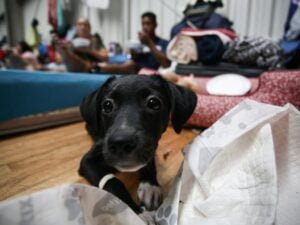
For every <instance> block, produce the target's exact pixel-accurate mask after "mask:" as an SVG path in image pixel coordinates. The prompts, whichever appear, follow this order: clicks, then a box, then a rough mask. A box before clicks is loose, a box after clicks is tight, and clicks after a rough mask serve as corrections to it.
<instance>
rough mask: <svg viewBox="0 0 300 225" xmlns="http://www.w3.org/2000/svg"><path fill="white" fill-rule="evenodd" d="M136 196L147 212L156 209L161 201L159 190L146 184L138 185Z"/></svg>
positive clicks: (157, 187)
mask: <svg viewBox="0 0 300 225" xmlns="http://www.w3.org/2000/svg"><path fill="white" fill-rule="evenodd" d="M137 195H138V198H139V200H140V201H141V203H142V204H143V205H144V206H145V207H146V209H147V210H155V209H157V208H158V207H159V206H160V204H161V203H162V200H163V195H162V190H161V188H160V187H159V186H156V185H152V184H150V183H148V182H141V183H140V185H139V187H138V191H137Z"/></svg>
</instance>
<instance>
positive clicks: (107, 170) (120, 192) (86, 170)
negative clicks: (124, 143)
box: [79, 145, 142, 214]
mask: <svg viewBox="0 0 300 225" xmlns="http://www.w3.org/2000/svg"><path fill="white" fill-rule="evenodd" d="M97 149H98V150H97ZM115 172H116V170H115V169H114V168H113V167H111V166H108V165H107V164H106V163H105V162H104V160H103V157H102V155H101V151H99V145H98V146H96V145H94V146H93V147H92V149H91V150H90V151H89V152H88V153H86V154H85V155H84V157H83V158H82V160H81V162H80V168H79V174H80V175H81V176H83V177H84V178H86V179H87V180H88V181H89V182H90V183H91V184H92V185H94V186H96V187H98V186H99V184H100V185H101V186H102V187H101V188H103V189H104V190H106V191H108V192H110V193H112V194H113V195H115V196H116V197H118V198H119V199H121V200H122V201H123V202H125V203H126V204H127V205H128V206H129V207H130V208H131V209H132V210H133V211H135V212H136V213H137V214H139V213H141V212H142V209H141V208H140V207H139V206H138V205H137V204H136V203H135V202H134V201H133V199H132V198H131V196H130V194H129V192H128V191H127V190H126V188H125V186H124V184H123V183H122V182H121V181H120V180H119V179H117V178H116V177H114V176H112V175H113V174H114V173H115Z"/></svg>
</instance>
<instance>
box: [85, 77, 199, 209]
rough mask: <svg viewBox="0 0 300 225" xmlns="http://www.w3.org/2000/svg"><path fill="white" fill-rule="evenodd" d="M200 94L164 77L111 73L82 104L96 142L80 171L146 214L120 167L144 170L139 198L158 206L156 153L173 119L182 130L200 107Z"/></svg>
mask: <svg viewBox="0 0 300 225" xmlns="http://www.w3.org/2000/svg"><path fill="white" fill-rule="evenodd" d="M196 100H197V98H196V95H195V94H194V93H193V92H192V91H190V90H188V89H185V88H182V87H179V86H176V85H174V84H171V83H168V82H167V81H165V80H164V79H163V78H161V77H160V76H138V75H129V76H124V77H121V78H110V79H108V80H107V81H106V82H105V84H103V86H102V87H101V88H99V89H97V90H96V91H94V92H93V93H91V94H90V95H88V96H86V97H85V98H84V99H83V101H82V103H81V107H80V110H81V114H82V117H83V118H84V120H85V121H86V128H87V130H88V132H89V134H90V135H91V136H92V138H93V139H94V141H95V143H94V145H93V146H92V148H91V150H90V151H89V152H88V153H87V154H86V155H85V156H84V157H83V158H82V160H81V164H80V168H79V174H80V175H81V176H83V177H85V178H86V179H87V180H88V181H89V182H90V183H91V184H92V185H94V186H99V187H100V188H103V189H104V190H107V191H108V192H111V193H113V194H114V195H115V196H117V197H119V198H120V199H121V200H123V201H124V202H125V203H127V204H128V205H129V206H130V207H131V208H132V209H133V210H134V211H135V212H136V213H141V212H142V210H141V207H140V206H138V205H137V204H136V203H135V202H134V201H133V200H132V198H131V197H130V195H129V193H128V192H127V190H126V189H125V186H124V185H123V184H122V183H121V181H119V180H118V179H117V178H116V177H114V176H113V174H114V173H115V172H116V171H137V170H139V172H140V179H141V184H140V187H139V192H140V193H139V194H138V196H139V198H140V201H141V202H142V203H143V204H144V205H145V207H146V208H147V209H154V208H157V207H158V206H159V204H160V201H161V196H160V195H161V192H160V191H159V189H158V183H157V181H156V170H155V164H154V154H155V150H156V148H157V145H158V141H159V139H160V137H161V135H162V133H163V132H164V131H165V130H166V128H167V126H168V122H169V119H170V118H171V121H172V125H173V128H174V130H175V131H176V132H177V133H179V132H180V131H181V129H182V126H183V125H184V123H185V122H186V121H187V120H188V118H189V117H190V116H191V114H192V113H193V111H194V108H195V106H196Z"/></svg>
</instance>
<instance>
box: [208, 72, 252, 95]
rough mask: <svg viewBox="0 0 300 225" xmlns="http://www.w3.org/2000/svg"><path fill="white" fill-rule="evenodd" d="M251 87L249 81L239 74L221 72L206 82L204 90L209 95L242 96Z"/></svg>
mask: <svg viewBox="0 0 300 225" xmlns="http://www.w3.org/2000/svg"><path fill="white" fill-rule="evenodd" d="M250 89H251V82H250V81H249V80H248V79H247V78H246V77H244V76H242V75H239V74H233V73H228V74H221V75H218V76H216V77H214V78H212V79H210V80H209V81H208V82H207V83H206V90H207V92H208V93H209V94H211V95H228V96H242V95H245V94H246V93H247V92H248V91H249V90H250Z"/></svg>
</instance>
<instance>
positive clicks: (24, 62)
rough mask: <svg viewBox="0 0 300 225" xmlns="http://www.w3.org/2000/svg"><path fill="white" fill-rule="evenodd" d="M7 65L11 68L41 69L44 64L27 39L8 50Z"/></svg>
mask: <svg viewBox="0 0 300 225" xmlns="http://www.w3.org/2000/svg"><path fill="white" fill-rule="evenodd" d="M4 61H5V66H6V67H7V68H11V69H25V70H40V69H41V67H42V65H41V64H40V62H39V61H38V58H37V56H36V55H35V54H34V53H33V49H32V48H31V47H30V46H29V45H28V43H27V42H26V41H24V40H23V41H19V42H18V43H17V45H16V46H15V47H12V48H9V49H7V50H6V57H5V60H4Z"/></svg>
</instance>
